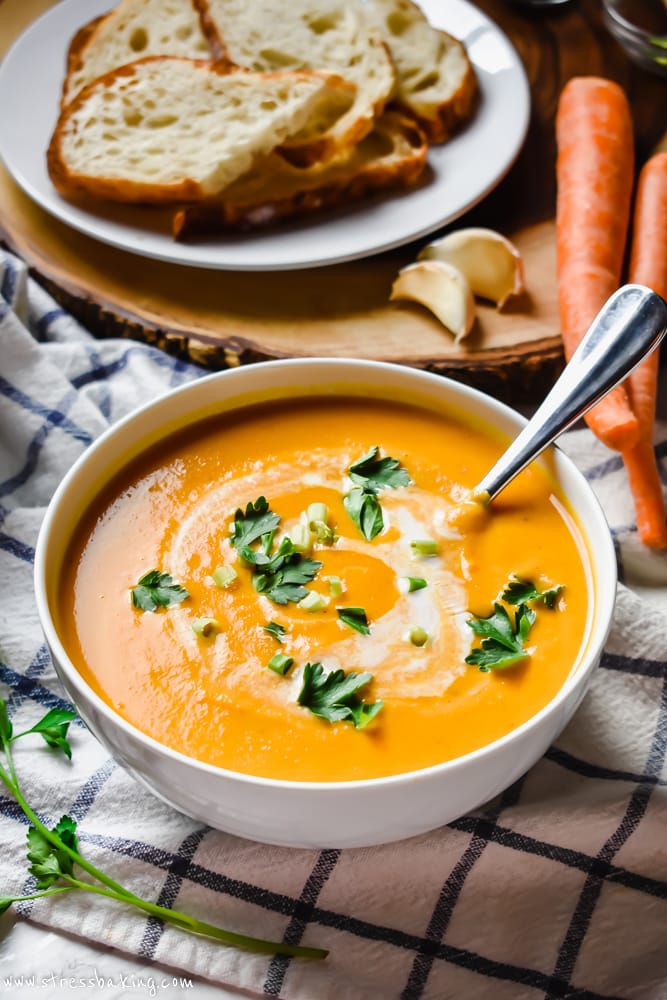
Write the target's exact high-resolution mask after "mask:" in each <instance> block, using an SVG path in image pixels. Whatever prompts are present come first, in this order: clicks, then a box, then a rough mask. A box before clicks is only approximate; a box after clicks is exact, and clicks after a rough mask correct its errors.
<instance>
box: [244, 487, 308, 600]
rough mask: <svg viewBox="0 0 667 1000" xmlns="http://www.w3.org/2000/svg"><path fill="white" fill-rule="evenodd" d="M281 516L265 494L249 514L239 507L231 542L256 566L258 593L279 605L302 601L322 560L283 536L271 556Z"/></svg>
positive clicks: (248, 508)
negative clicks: (306, 552)
mask: <svg viewBox="0 0 667 1000" xmlns="http://www.w3.org/2000/svg"><path fill="white" fill-rule="evenodd" d="M279 523H280V516H279V515H278V514H274V513H273V512H272V511H271V510H269V505H268V503H267V501H266V500H265V498H264V497H259V499H258V500H255V502H254V503H249V504H247V506H246V509H245V514H244V513H243V511H242V509H241V508H239V509H238V510H237V511H236V515H235V517H234V534H233V535H232V538H231V542H232V545H234V546H235V547H236V548H237V549H238V553H239V556H240V557H241V559H242V560H243V561H244V562H245V563H247V564H248V565H249V566H251V567H252V569H253V576H252V582H253V586H254V588H255V590H256V591H257V593H258V594H266V596H267V597H268V598H270V600H272V601H273V602H274V603H275V604H288V603H289V601H294V602H297V601H300V600H301V599H302V598H304V597H305V596H306V594H307V593H308V591H307V590H306V588H305V587H304V583H310V582H311V581H312V580H313V579H314V577H315V574H316V573H317V572H318V570H319V569H321V568H322V563H321V562H318V560H317V559H310V558H309V557H308V556H304V555H303V554H302V553H301V552H298V551H297V550H296V548H295V546H294V543H293V541H292V539H291V538H283V540H282V541H281V543H280V545H279V546H278V549H277V551H276V552H275V553H274V554H273V555H271V546H272V544H273V536H274V534H275V530H276V528H277V526H278V524H279ZM257 539H260V546H259V547H258V548H256V549H254V548H252V546H251V544H250V543H251V542H254V541H257Z"/></svg>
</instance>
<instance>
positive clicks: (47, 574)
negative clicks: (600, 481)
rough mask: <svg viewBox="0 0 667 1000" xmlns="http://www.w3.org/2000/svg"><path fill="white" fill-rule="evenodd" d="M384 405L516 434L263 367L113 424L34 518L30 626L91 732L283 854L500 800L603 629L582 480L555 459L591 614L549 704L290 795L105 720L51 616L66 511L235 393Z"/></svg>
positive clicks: (482, 403) (592, 512)
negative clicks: (409, 765)
mask: <svg viewBox="0 0 667 1000" xmlns="http://www.w3.org/2000/svg"><path fill="white" fill-rule="evenodd" d="M371 386H372V387H373V392H374V393H375V394H380V395H381V396H384V397H386V398H387V399H389V400H391V399H392V398H396V396H398V395H404V394H406V393H407V394H410V395H415V394H417V395H419V396H420V397H421V398H422V399H423V400H424V402H425V403H427V404H428V401H429V400H432V401H433V400H435V401H438V402H439V403H442V402H443V401H444V402H447V403H451V404H452V405H453V406H455V407H457V408H458V409H460V410H463V411H464V412H465V411H468V412H470V413H474V414H475V415H476V417H478V418H481V419H483V420H486V421H487V422H488V424H489V425H492V426H494V427H495V428H497V429H498V430H500V431H501V432H503V433H506V434H507V435H508V437H513V436H515V435H516V434H517V432H518V431H519V430H520V429H521V427H522V426H523V424H524V423H525V421H524V419H523V418H522V417H521V416H519V415H518V414H517V413H515V412H514V411H513V410H511V409H509V408H508V407H506V406H504V405H503V404H501V403H499V402H497V401H495V400H493V399H491V398H490V397H488V396H485V395H483V394H482V393H480V392H478V391H476V390H474V389H471V388H468V387H467V386H464V385H461V384H459V383H456V382H452V381H450V380H448V379H445V378H442V377H441V376H437V375H431V374H428V373H425V372H422V371H416V370H414V369H410V368H405V367H399V366H396V365H389V364H381V363H377V362H370V361H353V360H315V359H304V360H295V361H275V362H270V363H268V364H258V365H252V366H250V367H246V368H237V369H234V370H232V371H227V372H221V373H219V374H215V375H211V376H208V377H206V378H203V379H201V380H200V381H198V382H195V383H192V384H190V385H187V386H184V387H182V388H180V389H177V390H175V391H174V392H170V393H168V394H167V395H166V396H163V397H162V398H161V399H159V400H157V401H156V402H153V403H150V404H149V405H148V406H145V407H143V408H141V409H140V410H138V411H136V412H135V413H134V414H132V415H131V416H129V417H127V418H126V419H125V420H123V421H121V422H120V423H118V424H116V425H115V426H114V427H113V428H111V429H110V430H109V431H108V432H107V433H106V434H104V435H103V436H102V437H101V438H100V439H99V440H98V441H96V442H95V444H93V445H92V446H91V447H90V448H89V449H88V450H87V452H86V453H85V454H84V455H83V457H82V458H81V459H80V460H79V461H78V462H77V463H76V464H75V465H74V467H73V468H72V469H71V471H70V472H69V473H68V475H67V476H66V477H65V479H64V480H63V482H62V483H61V485H60V487H59V488H58V490H57V492H56V494H55V496H54V498H53V500H52V502H51V504H50V506H49V509H48V511H47V514H46V517H45V520H44V524H43V527H42V530H41V533H40V537H39V540H38V544H37V552H36V558H35V587H36V596H37V604H38V608H39V615H40V619H41V623H42V627H43V629H44V633H45V636H46V640H47V643H48V645H49V648H50V650H51V655H52V657H53V660H54V663H55V666H56V670H57V672H58V675H59V676H60V678H61V680H62V682H63V684H64V686H65V688H66V689H67V692H68V694H69V695H70V696H71V698H72V700H73V702H74V704H75V705H76V707H77V710H78V711H79V713H80V715H81V718H82V719H83V720H84V721H85V723H86V724H87V725H88V727H89V728H90V729H91V730H92V732H93V733H94V734H95V735H96V736H97V738H98V739H99V740H100V742H101V743H102V744H103V745H104V746H105V747H106V748H107V750H108V751H109V752H110V753H111V754H112V755H113V756H114V757H115V758H116V759H117V760H118V761H119V762H120V763H121V764H122V765H123V766H124V767H125V768H127V769H128V770H129V771H130V772H131V773H132V774H133V775H134V777H135V778H136V779H137V780H138V781H140V782H142V783H143V784H144V785H146V787H147V788H149V789H150V790H151V791H152V792H153V793H154V794H156V795H158V796H160V797H161V798H162V799H164V800H165V801H166V802H168V803H169V804H170V805H172V806H174V807H175V808H176V809H180V810H181V811H182V812H184V813H187V814H188V815H190V816H193V817H195V818H196V819H198V820H202V821H204V822H206V823H209V824H210V825H211V826H214V827H217V828H219V829H221V830H226V831H229V832H230V833H233V834H237V835H238V836H242V837H248V838H251V839H253V840H260V841H265V842H270V843H274V844H281V845H286V846H293V847H325V846H326V847H355V846H366V845H372V844H378V843H382V842H385V841H391V840H399V839H401V838H404V837H410V836H412V835H414V834H419V833H423V832H425V831H427V830H430V829H434V828H436V827H438V826H440V825H442V824H444V823H447V822H449V821H451V820H453V819H455V818H457V817H459V816H461V815H463V814H464V813H466V812H468V811H469V810H471V809H474V808H475V807H477V806H479V805H480V804H481V803H483V802H485V801H486V800H488V799H490V798H492V797H493V796H494V795H496V794H497V793H499V792H500V791H502V790H503V789H504V788H506V787H507V786H508V785H510V784H511V783H512V782H513V781H515V780H516V779H517V778H518V777H519V776H520V775H521V774H523V773H524V772H525V771H526V770H527V769H528V768H529V767H530V766H531V765H532V764H534V763H535V761H536V760H538V758H539V757H540V756H541V755H542V754H543V753H544V751H545V750H546V749H547V747H548V746H549V745H550V743H551V742H552V741H553V740H554V739H555V738H556V737H557V736H558V734H559V733H560V732H561V730H562V729H563V727H564V726H565V725H566V723H567V722H568V720H569V719H570V717H571V716H572V714H573V713H574V711H575V710H576V708H577V706H578V705H579V703H580V701H581V699H582V697H583V695H584V693H585V691H586V687H587V685H588V682H589V680H590V676H591V673H592V671H593V670H594V669H595V667H596V666H597V664H598V661H599V658H600V655H601V652H602V648H603V645H604V642H605V640H606V637H607V634H608V630H609V627H610V623H611V617H612V612H613V605H614V596H615V590H616V560H615V556H614V550H613V546H612V542H611V538H610V535H609V531H608V528H607V524H606V521H605V519H604V515H603V514H602V511H601V509H600V507H599V505H598V502H597V500H596V498H595V496H594V494H593V493H592V491H591V489H590V487H589V486H588V484H587V483H586V481H585V479H584V478H583V476H582V475H581V474H580V473H579V472H578V470H577V469H576V468H575V467H574V466H573V464H572V463H571V462H570V461H569V459H568V458H567V457H566V456H565V455H563V454H562V453H561V452H559V451H558V449H554V450H553V456H552V461H553V465H552V468H553V470H554V471H555V475H556V477H557V479H558V481H559V483H560V485H561V487H562V490H563V492H564V493H565V495H566V496H567V497H568V499H569V501H570V503H571V505H572V507H573V509H574V510H575V511H576V513H577V516H578V519H579V523H580V527H581V529H582V531H583V534H584V537H585V539H586V542H587V545H588V549H589V557H590V562H591V566H592V576H593V582H592V590H593V609H592V616H591V627H590V634H589V637H588V642H587V646H586V649H585V652H584V655H583V656H582V658H581V661H580V663H579V665H578V667H577V669H576V670H574V671H573V672H572V673H571V674H570V676H569V677H568V679H567V680H566V682H565V683H564V685H563V686H562V688H561V689H560V691H559V692H558V694H557V695H556V697H555V698H554V699H553V700H552V701H551V702H550V703H549V704H548V705H547V706H546V707H545V708H543V709H542V710H541V711H539V712H538V713H537V714H536V715H534V716H533V717H532V718H531V719H530V720H529V721H527V722H526V723H524V724H523V725H521V726H520V727H519V728H518V729H515V730H514V731H512V732H511V733H509V734H508V735H507V736H504V737H503V738H502V739H499V740H496V741H495V742H494V743H492V744H489V745H488V746H485V747H483V748H482V749H480V750H477V751H475V752H473V753H469V754H467V755H466V756H463V757H460V758H458V759H456V760H453V761H450V762H448V763H443V764H438V765H435V766H432V767H428V768H425V769H423V770H420V771H416V772H412V773H407V774H400V775H395V776H391V777H387V778H378V779H370V780H363V781H346V782H328V783H325V782H290V781H279V780H270V779H264V778H257V777H252V776H248V775H245V774H239V773H235V772H232V771H228V770H224V769H222V768H218V767H214V766H211V765H208V764H203V763H200V762H199V761H196V760H193V759H191V758H188V757H186V756H184V755H183V754H180V753H178V752H176V751H174V750H171V749H169V748H167V747H165V746H163V745H162V744H160V743H158V742H157V741H156V740H154V739H152V738H151V737H149V736H146V735H145V734H144V733H142V732H140V731H139V730H137V729H135V728H134V727H133V726H132V725H130V724H129V723H128V722H126V721H125V720H124V719H122V718H121V717H120V716H118V715H116V713H115V712H114V711H113V709H112V708H110V707H109V706H108V705H107V704H106V703H105V702H104V701H102V699H101V698H99V697H98V695H97V694H96V693H95V692H94V691H93V690H92V689H91V688H90V687H89V685H88V684H87V683H86V681H85V680H84V679H83V678H82V677H81V675H80V674H79V672H78V671H77V669H76V668H75V666H74V665H73V663H72V662H71V660H70V659H69V657H68V655H67V653H66V652H65V649H64V647H63V644H62V642H61V639H60V636H59V635H58V632H57V629H56V626H55V619H54V613H53V609H54V605H55V598H56V589H57V585H58V584H57V581H58V579H59V574H60V567H61V564H62V560H63V556H64V553H65V550H66V547H67V544H68V541H69V539H70V537H71V533H72V531H73V529H74V526H75V525H74V524H73V520H74V518H73V515H72V511H73V510H74V511H76V510H80V507H81V503H82V499H81V498H82V497H91V496H93V495H94V494H95V493H97V492H98V490H99V489H100V488H101V486H102V485H104V484H105V483H106V482H107V481H108V479H109V477H110V475H112V474H113V473H114V472H116V471H117V470H118V469H119V468H120V467H121V466H122V464H124V463H125V462H127V461H128V460H129V459H130V458H132V457H134V456H135V455H137V454H138V453H139V452H141V451H142V450H143V449H144V448H146V447H147V446H150V445H151V444H152V443H154V442H155V441H157V440H158V439H160V438H161V437H163V436H164V434H165V433H168V432H170V431H172V430H175V429H176V428H177V427H183V426H184V425H187V424H188V423H190V422H194V421H196V420H198V419H200V418H201V417H202V416H208V415H211V414H212V413H215V412H216V409H217V408H219V407H221V406H222V405H223V403H224V408H225V409H229V407H230V405H232V406H233V405H234V401H235V400H236V399H237V398H238V400H239V403H238V405H239V406H240V405H243V404H244V403H247V402H248V394H251V395H254V394H255V393H260V394H262V396H263V398H267V399H268V398H271V397H272V396H273V395H277V396H281V397H283V398H284V396H285V393H286V391H287V392H288V393H289V395H290V396H297V395H299V394H301V395H306V394H312V393H313V392H315V393H330V392H338V393H347V394H349V393H350V391H352V392H354V391H355V390H356V392H357V393H361V394H363V393H364V392H365V391H366V390H368V389H369V388H370V387H371Z"/></svg>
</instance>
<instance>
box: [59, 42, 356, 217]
mask: <svg viewBox="0 0 667 1000" xmlns="http://www.w3.org/2000/svg"><path fill="white" fill-rule="evenodd" d="M160 63H165V64H168V65H166V67H165V69H166V71H169V69H170V68H171V67H172V66H174V65H178V64H182V65H184V66H187V67H188V68H189V69H190V68H193V69H195V70H202V71H205V73H206V74H209V73H210V74H214V75H216V76H220V77H223V78H225V79H227V78H228V79H230V80H231V79H232V78H233V77H236V78H240V79H243V80H249V81H252V85H254V84H255V81H258V83H261V84H262V86H263V85H264V84H265V83H266V84H278V85H279V87H278V90H280V89H281V88H284V87H289V86H290V85H292V83H294V85H295V86H302V85H303V83H307V84H308V94H306V97H305V98H304V100H308V101H309V100H310V99H311V95H315V94H319V93H321V92H323V91H324V90H325V88H329V89H331V90H332V91H336V92H343V93H349V92H350V85H349V83H348V82H347V81H345V80H343V79H342V78H341V77H338V76H336V75H335V74H327V73H316V72H312V73H307V72H298V73H263V74H253V73H251V72H248V71H239V72H233V73H229V72H228V71H227V70H226V68H225V67H223V66H221V65H219V64H216V63H213V62H211V61H209V60H193V59H184V58H179V57H166V56H147V57H146V58H145V59H140V60H137V62H135V63H128V64H126V65H124V66H121V67H118V68H117V69H115V70H112V71H111V72H109V73H107V74H105V75H104V76H102V77H100V78H99V79H97V80H95V81H93V82H92V83H90V84H88V85H87V86H86V87H84V88H83V90H82V91H81V92H80V93H79V94H78V95H77V96H76V97H75V98H74V99H73V101H71V102H70V103H69V104H68V105H67V106H66V107H65V108H64V110H63V111H62V112H61V114H60V117H59V120H58V123H57V125H56V128H55V130H54V132H53V135H52V137H51V141H50V143H49V147H48V149H47V155H46V159H47V169H48V172H49V176H50V177H51V180H52V182H53V184H54V186H55V188H56V190H57V191H58V192H59V193H60V194H62V195H63V196H64V197H74V198H76V197H78V196H81V195H86V196H92V197H94V198H101V199H104V200H109V201H115V202H126V203H142V204H149V205H150V204H152V205H160V204H174V203H177V202H189V201H199V200H202V199H204V198H207V197H210V196H211V193H212V192H211V190H209V188H208V187H207V186H206V185H205V184H204V183H203V182H200V181H199V180H197V179H196V178H193V177H190V176H187V175H184V176H182V177H179V178H178V179H176V180H173V181H167V180H165V179H161V180H158V181H152V180H151V181H145V180H142V179H133V178H131V177H128V176H122V175H120V176H119V174H118V173H117V172H116V173H113V172H111V171H110V173H109V175H104V174H103V173H102V174H100V173H95V172H94V171H90V170H89V171H88V172H86V171H83V170H80V169H79V170H77V169H75V168H73V167H72V165H71V162H70V158H68V152H67V149H66V148H65V146H66V140H68V139H70V138H71V135H72V134H76V133H77V129H79V130H80V128H82V127H83V126H81V125H80V116H79V113H80V112H84V110H87V107H88V105H87V102H88V101H89V98H91V97H93V98H94V97H95V96H97V93H99V92H102V93H103V92H104V90H105V88H113V87H115V86H117V85H119V86H122V81H123V80H124V79H129V78H132V77H133V76H137V75H141V69H142V67H145V66H147V65H148V64H160ZM315 82H317V86H312V84H313V83H315ZM271 96H272V94H267V97H268V98H271ZM260 97H261V95H260ZM299 100H302V99H301V98H299ZM271 103H272V104H274V105H276V106H277V104H276V102H275V101H273V102H271ZM301 106H302V107H304V106H305V105H303V104H302V105H301ZM130 110H131V109H130ZM266 113H267V114H269V113H270V112H266ZM262 114H264V112H262ZM301 114H302V117H303V111H302V112H301ZM83 117H84V116H83V114H82V115H81V118H83ZM79 134H80V131H79ZM282 134H283V135H284V134H285V132H284V129H283V131H282ZM220 141H221V142H224V141H225V138H224V136H223V137H222V139H221V140H220ZM96 152H97V150H96ZM245 155H246V162H248V154H247V153H246V154H245ZM245 169H247V167H246V168H245ZM234 176H236V175H234ZM232 179H233V178H232Z"/></svg>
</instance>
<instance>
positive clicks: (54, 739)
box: [0, 700, 327, 958]
mask: <svg viewBox="0 0 667 1000" xmlns="http://www.w3.org/2000/svg"><path fill="white" fill-rule="evenodd" d="M74 718H75V715H74V713H73V712H69V711H65V710H63V709H51V711H50V712H47V713H46V715H45V716H44V718H43V719H41V720H40V721H39V722H38V723H36V725H34V726H32V728H31V729H27V730H25V731H24V732H21V733H15V732H14V728H13V726H12V723H11V721H10V719H9V716H8V714H7V705H6V702H4V701H2V700H0V744H1V747H2V752H3V755H4V762H3V763H0V783H1V784H3V785H4V786H5V788H6V789H7V791H8V792H9V794H10V795H11V796H12V797H13V798H14V799H15V801H16V802H17V804H18V806H19V807H20V809H21V811H22V812H23V813H24V815H25V816H26V818H27V819H28V821H29V823H30V826H29V827H28V850H27V857H26V860H27V862H28V872H29V873H30V874H31V875H32V876H33V878H34V879H35V882H36V886H35V890H36V891H35V892H31V893H28V894H26V895H22V896H5V897H0V913H4V912H5V910H7V909H8V908H9V907H10V906H11V905H12V903H18V902H22V901H24V900H29V899H31V900H32V899H44V898H45V897H48V896H57V895H60V894H62V893H67V892H73V891H75V890H78V891H81V892H89V893H95V894H97V895H98V896H106V897H107V898H109V899H114V900H116V901H117V902H119V903H125V904H126V905H129V906H134V907H136V908H137V909H139V910H143V911H144V913H148V914H150V915H151V916H154V917H159V919H160V920H163V921H164V922H165V923H167V924H172V925H174V926H175V927H180V929H181V930H184V931H189V932H190V933H192V934H200V935H203V936H204V937H209V938H214V939H215V940H216V941H220V942H223V943H224V944H229V945H234V946H236V947H239V948H245V949H247V950H249V951H254V952H259V953H261V954H264V955H292V956H295V957H302V958H325V957H326V954H327V952H326V951H323V950H322V949H321V948H303V947H300V946H298V945H289V944H282V943H278V942H273V941H264V940H262V939H261V938H253V937H248V936H247V935H245V934H235V933H234V932H233V931H227V930H223V928H221V927H215V926H214V925H213V924H207V923H204V922H203V921H201V920H197V919H196V918H195V917H191V916H189V915H188V914H187V913H181V912H179V911H178V910H170V909H168V908H167V907H165V906H158V904H157V903H151V902H150V901H149V900H147V899H142V898H141V897H140V896H135V894H134V893H133V892H130V890H129V889H126V888H125V887H124V886H122V885H120V884H119V883H118V882H116V881H114V879H112V878H110V876H109V875H107V874H106V873H105V872H103V871H101V870H100V869H99V868H97V867H96V866H95V865H93V864H91V862H90V861H87V860H86V858H85V857H84V856H83V855H82V854H81V851H80V845H79V840H78V837H77V832H76V830H77V828H76V822H75V820H73V819H72V817H71V816H62V817H61V818H60V819H59V820H58V822H57V823H56V825H55V826H53V827H51V828H49V827H48V826H47V825H46V824H45V823H43V822H42V821H41V820H40V818H39V816H38V815H37V813H36V812H35V810H34V809H33V807H32V806H30V805H29V804H28V802H27V801H26V799H25V798H24V796H23V792H22V791H21V786H20V783H19V778H18V775H17V772H16V767H15V764H14V757H13V753H12V747H13V744H14V743H15V742H16V741H17V740H19V739H23V738H24V737H27V736H31V735H39V736H41V737H42V738H43V739H44V741H45V742H46V743H47V744H48V745H49V746H50V747H52V748H54V749H56V750H57V751H60V752H62V753H64V754H65V755H66V756H67V757H68V758H71V756H72V749H71V747H70V744H69V740H68V738H67V731H68V728H69V724H70V722H71V721H72V719H74ZM77 869H81V870H82V871H83V872H85V873H86V874H87V875H88V876H89V877H90V878H91V879H92V881H84V880H83V879H81V878H79V876H78V874H77Z"/></svg>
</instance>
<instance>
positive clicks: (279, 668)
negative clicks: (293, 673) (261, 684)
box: [267, 653, 294, 677]
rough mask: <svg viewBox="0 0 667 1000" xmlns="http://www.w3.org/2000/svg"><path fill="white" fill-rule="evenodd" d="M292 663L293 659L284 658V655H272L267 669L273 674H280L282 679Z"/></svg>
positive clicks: (289, 657)
mask: <svg viewBox="0 0 667 1000" xmlns="http://www.w3.org/2000/svg"><path fill="white" fill-rule="evenodd" d="M293 663H294V658H293V657H291V656H285V654H284V653H274V655H273V656H272V657H271V659H270V660H269V662H268V663H267V667H268V668H269V670H273V672H274V673H276V674H280V676H281V677H284V676H285V674H286V673H287V671H288V670H289V668H290V667H291V666H292V664H293Z"/></svg>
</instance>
